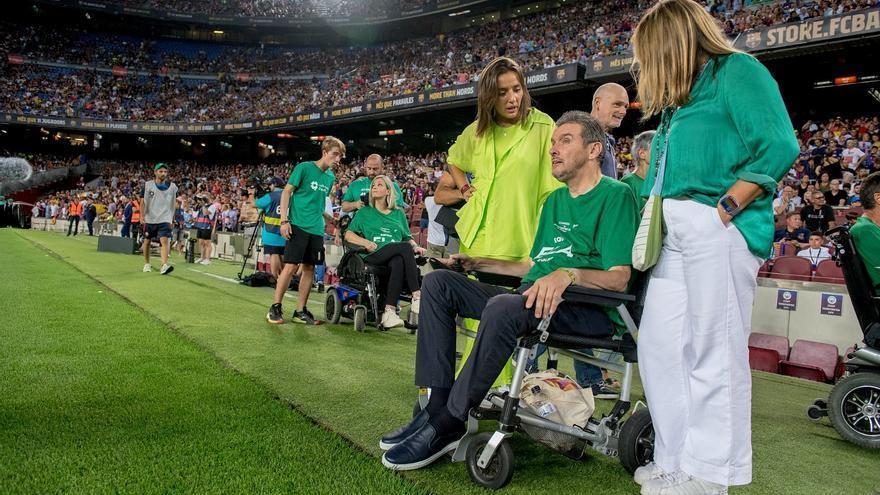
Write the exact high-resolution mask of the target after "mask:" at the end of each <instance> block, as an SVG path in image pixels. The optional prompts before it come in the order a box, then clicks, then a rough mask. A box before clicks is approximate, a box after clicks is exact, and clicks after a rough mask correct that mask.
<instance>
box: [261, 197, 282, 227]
mask: <svg viewBox="0 0 880 495" xmlns="http://www.w3.org/2000/svg"><path fill="white" fill-rule="evenodd" d="M269 199H270V200H271V203H269V206H268V207H267V208H266V209H265V210H263V229H265V230H266V232H269V233H271V234H277V235H281V191H278V190H276V191H272V192H270V193H269Z"/></svg>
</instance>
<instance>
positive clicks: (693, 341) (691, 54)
mask: <svg viewBox="0 0 880 495" xmlns="http://www.w3.org/2000/svg"><path fill="white" fill-rule="evenodd" d="M632 43H633V48H634V55H635V58H634V66H635V67H636V68H637V70H638V74H637V81H638V94H639V98H640V99H641V101H642V109H643V113H644V115H643V117H644V118H645V119H647V118H649V117H651V116H654V115H658V114H659V115H660V116H661V122H660V127H659V129H658V130H657V134H656V135H655V137H654V139H653V142H652V152H651V166H650V169H649V170H648V175H647V178H646V181H645V184H644V186H643V189H642V195H643V196H645V195H647V194H648V193H651V192H653V193H654V194H659V195H661V196H662V197H663V198H664V199H663V218H664V220H665V223H666V227H667V232H666V235H665V237H664V240H663V249H662V251H661V254H660V259H659V261H658V263H657V265H656V266H655V267H654V270H653V273H652V274H651V280H650V284H649V286H648V293H647V299H646V303H645V304H646V306H645V310H644V314H643V316H642V322H641V328H640V332H639V368H640V373H641V376H642V383H643V384H644V387H645V395H646V396H647V399H648V404H649V406H650V409H651V417H652V418H653V421H654V430H655V432H656V445H655V450H654V462H653V463H651V464H649V465H647V466H644V467H642V468H640V469H638V470H637V471H636V475H635V481H636V482H637V483H639V484H642V491H641V493H642V494H643V495H647V494H658V495H659V494H664V495H672V494H701V495H706V494H726V493H727V487H728V486H731V485H744V484H748V483H750V482H751V479H752V446H751V394H752V390H751V375H750V372H749V362H748V347H747V343H748V335H749V331H750V325H751V316H752V302H753V300H754V296H755V286H756V279H755V277H756V275H757V272H758V268H759V267H760V265H761V263H762V261H763V259H764V258H766V257H767V256H768V255H769V253H770V248H771V243H772V240H773V210H772V206H771V201H772V199H773V193H774V192H775V191H776V184H777V182H778V181H779V180H780V179H781V178H782V177H783V175H785V173H786V171H787V170H788V169H789V168H790V167H791V164H792V163H793V162H794V160H795V158H796V157H797V154H798V144H797V140H796V139H795V135H794V131H793V127H792V125H791V120H790V119H789V117H788V113H787V112H786V109H785V105H784V103H783V101H782V97H781V96H780V93H779V88H778V86H777V84H776V81H774V80H773V77H772V76H771V75H770V73H769V72H768V71H767V69H766V68H765V67H764V66H763V65H761V63H760V62H758V61H757V60H756V59H755V58H754V57H752V56H750V55H747V54H745V53H741V52H738V51H737V50H735V49H733V48H732V47H731V45H730V43H729V41H728V40H727V38H725V36H724V34H723V33H722V32H721V30H720V29H719V27H718V25H717V24H716V23H715V22H714V19H713V18H712V17H711V16H710V15H709V14H708V13H706V11H705V10H704V8H703V7H702V6H701V5H699V4H698V3H696V2H694V1H692V0H662V1H660V2H659V3H657V4H656V5H654V6H653V7H652V8H651V9H649V10H648V11H647V12H646V13H645V15H644V16H643V17H642V20H641V22H640V23H639V25H638V27H637V28H636V30H635V33H634V35H633V38H632Z"/></svg>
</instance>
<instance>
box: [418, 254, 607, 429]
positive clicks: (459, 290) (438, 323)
mask: <svg viewBox="0 0 880 495" xmlns="http://www.w3.org/2000/svg"><path fill="white" fill-rule="evenodd" d="M422 285H423V287H422V302H421V310H420V312H419V332H418V340H417V344H416V385H417V386H419V387H440V388H451V391H450V393H449V401H448V402H447V407H448V409H449V412H450V413H452V415H453V416H455V417H457V418H458V419H461V420H462V421H464V420H465V419H466V418H467V412H468V410H469V409H470V408H472V407H474V406H476V405H478V404H479V403H480V402H481V401H482V400H483V398H484V397H485V396H486V393H487V392H489V389H490V388H491V387H492V383H493V382H494V381H495V379H496V378H498V374H499V373H501V370H502V369H503V368H504V365H505V363H507V361H508V360H510V356H511V354H512V353H513V350H514V349H515V348H516V341H517V338H519V337H520V336H522V335H525V334H526V333H528V332H530V331H533V330H535V329H536V328H538V324H540V323H541V320H539V319H537V318H535V312H534V308H533V309H526V307H525V300H526V298H525V296H523V295H521V292H523V291H525V290H526V289H527V288H528V285H524V286H522V287H520V288H519V289H517V291H516V292H510V291H508V290H507V289H502V288H500V287H495V286H492V285H487V284H484V283H481V282H477V281H474V280H470V279H468V278H467V277H466V276H464V275H462V274H460V273H456V272H453V271H450V270H437V271H434V272H431V273H430V274H428V275H427V276H426V277H425V279H424V280H423V284H422ZM457 316H461V317H464V318H475V319H479V320H480V327H479V330H478V331H477V338H476V341H475V342H474V347H473V349H472V350H471V354H470V356H468V359H467V362H465V364H464V367H463V368H462V370H461V373H460V374H459V375H458V379H455V335H456V331H455V319H456V317H457ZM549 330H550V331H551V332H555V333H560V334H568V335H579V336H584V337H607V336H610V335H612V334H613V333H614V324H613V323H612V322H611V319H610V318H608V315H607V314H606V313H605V311H604V310H603V309H601V308H599V307H595V306H589V305H575V304H566V303H562V304H560V305H559V307H558V308H557V309H556V313H555V314H554V315H553V318H552V319H551V320H550V328H549Z"/></svg>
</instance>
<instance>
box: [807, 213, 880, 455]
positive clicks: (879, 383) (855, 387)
mask: <svg viewBox="0 0 880 495" xmlns="http://www.w3.org/2000/svg"><path fill="white" fill-rule="evenodd" d="M825 235H826V236H827V237H828V239H829V240H830V241H831V242H832V243H833V245H834V247H835V252H834V255H833V258H834V259H835V261H837V265H838V266H840V267H841V269H842V270H843V277H844V280H845V281H846V289H847V292H848V293H849V297H850V300H851V301H852V305H853V309H854V310H855V313H856V318H857V319H858V321H859V326H860V327H861V330H862V333H863V334H864V336H865V338H864V340H863V343H864V346H863V347H858V346H856V347H855V348H854V350H853V351H852V352H850V353H849V354H848V355H847V356H845V358H846V360H845V361H844V367H845V368H846V373H845V374H844V377H843V378H842V379H841V380H840V381H838V382H837V384H836V385H834V388H832V389H831V394H830V395H829V397H828V399H827V400H825V399H817V400H816V401H815V402H814V403H813V404H812V405H811V406H810V407H809V408H808V409H807V415H808V417H809V418H810V419H812V420H814V421H818V420H820V419H821V418H823V417H825V416H828V417H829V418H830V419H831V424H832V425H833V426H834V429H835V430H837V432H838V433H839V434H840V436H842V437H843V438H844V439H846V440H847V441H849V442H852V443H854V444H856V445H859V446H861V447H867V448H872V449H877V448H880V298H878V297H876V296H874V287H873V284H872V283H871V278H870V276H869V275H868V271H867V269H866V268H865V264H864V262H863V261H862V258H861V256H859V253H858V250H857V249H856V246H855V244H854V243H853V240H852V236H851V235H850V232H849V226H846V225H843V226H840V227H835V228H833V229H831V230H829V231H828V232H826V233H825Z"/></svg>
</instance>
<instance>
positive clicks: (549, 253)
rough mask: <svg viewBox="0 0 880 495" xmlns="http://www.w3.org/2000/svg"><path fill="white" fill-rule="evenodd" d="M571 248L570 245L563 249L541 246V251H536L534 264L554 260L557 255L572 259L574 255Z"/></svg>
mask: <svg viewBox="0 0 880 495" xmlns="http://www.w3.org/2000/svg"><path fill="white" fill-rule="evenodd" d="M557 239H558V237H557ZM571 248H572V246H571V244H569V245H568V246H565V247H556V246H543V247H541V250H540V251H538V254H537V255H536V256H535V262H536V263H546V262H547V261H550V260H552V259H553V258H555V257H556V255H558V254H564V255H565V256H566V257H568V258H574V254H573V253H572V252H571Z"/></svg>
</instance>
